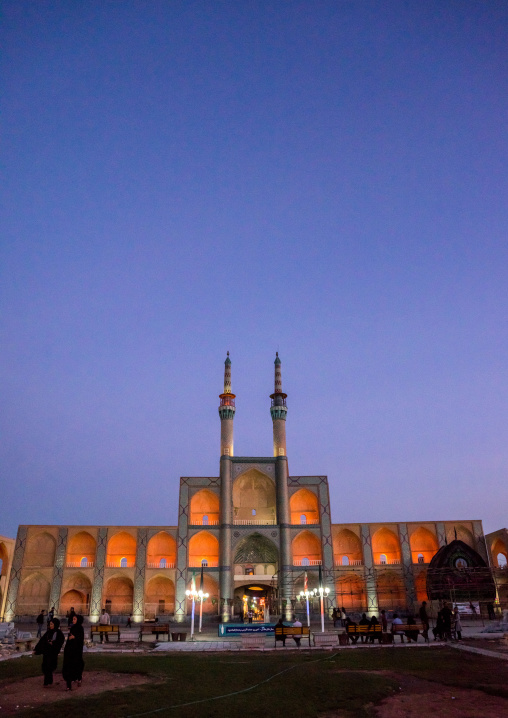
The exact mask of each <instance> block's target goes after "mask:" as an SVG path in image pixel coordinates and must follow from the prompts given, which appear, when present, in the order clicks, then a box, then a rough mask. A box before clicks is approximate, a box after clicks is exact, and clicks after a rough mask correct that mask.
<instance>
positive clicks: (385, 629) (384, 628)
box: [381, 608, 388, 633]
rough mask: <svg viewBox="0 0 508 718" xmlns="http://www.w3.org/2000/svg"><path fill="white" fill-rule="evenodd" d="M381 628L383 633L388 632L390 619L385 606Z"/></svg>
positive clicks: (382, 612)
mask: <svg viewBox="0 0 508 718" xmlns="http://www.w3.org/2000/svg"><path fill="white" fill-rule="evenodd" d="M381 628H382V631H383V633H387V632H388V619H387V618H386V611H385V610H384V608H383V610H382V611H381Z"/></svg>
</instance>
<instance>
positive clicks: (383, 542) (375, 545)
mask: <svg viewBox="0 0 508 718" xmlns="http://www.w3.org/2000/svg"><path fill="white" fill-rule="evenodd" d="M372 553H373V556H374V563H376V564H381V563H382V562H381V555H382V554H384V555H385V556H386V563H387V564H394V563H400V543H399V538H398V536H397V535H396V534H395V533H394V532H393V531H392V530H391V529H388V528H386V527H385V526H383V527H382V528H380V529H378V530H377V531H376V533H375V534H374V536H373V537H372Z"/></svg>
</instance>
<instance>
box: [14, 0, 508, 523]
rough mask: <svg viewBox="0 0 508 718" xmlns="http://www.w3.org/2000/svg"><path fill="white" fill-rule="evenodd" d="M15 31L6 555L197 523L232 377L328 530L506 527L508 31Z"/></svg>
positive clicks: (299, 22)
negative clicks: (276, 374)
mask: <svg viewBox="0 0 508 718" xmlns="http://www.w3.org/2000/svg"><path fill="white" fill-rule="evenodd" d="M3 16H4V17H3V41H2V44H3V48H4V50H3V79H2V87H1V95H2V97H3V100H2V108H1V109H2V113H1V114H2V138H3V142H2V154H3V165H4V176H3V180H2V185H3V186H2V213H1V214H2V219H1V226H0V237H1V239H0V322H1V324H0V340H1V347H2V348H1V353H0V361H1V363H0V371H1V395H2V402H1V403H2V408H1V411H0V432H1V443H0V479H1V484H2V489H1V505H2V509H3V510H2V512H1V519H0V534H4V535H10V536H14V535H15V533H16V530H17V526H18V524H21V523H23V524H27V523H28V524H30V523H48V524H51V523H62V524H73V523H75V524H87V523H90V524H101V525H102V524H105V525H108V524H110V525H111V524H134V525H147V524H148V525H174V524H176V522H177V507H178V488H179V477H180V476H182V475H183V476H185V475H191V476H193V475H197V476H214V475H217V474H218V470H219V456H218V454H219V436H220V425H219V416H218V412H217V407H218V404H219V400H218V395H219V393H220V392H221V391H222V379H223V368H224V364H223V362H224V359H225V356H226V351H227V350H229V351H230V352H231V359H232V362H233V363H232V376H233V391H234V392H235V393H236V395H237V400H236V403H237V413H236V418H235V454H236V455H238V456H250V455H253V456H264V455H270V454H271V452H272V443H271V432H272V427H271V419H270V413H269V406H270V400H269V394H270V393H272V391H273V360H274V357H275V351H276V350H278V351H279V353H280V355H281V358H282V371H283V388H284V391H286V392H287V393H288V406H289V413H288V420H287V437H288V456H289V469H290V473H291V474H293V475H305V474H327V475H328V477H329V481H330V491H331V501H332V519H333V521H335V522H369V521H370V522H372V521H414V520H442V519H450V520H455V519H456V520H457V521H459V520H460V519H482V520H483V521H484V527H485V529H486V531H492V530H495V529H497V528H501V527H504V526H507V524H508V517H507V506H508V373H507V365H508V361H507V360H508V331H507V330H508V327H507V316H508V242H507V227H508V211H507V208H508V202H507V198H508V4H507V3H506V2H504V1H503V2H495V1H494V0H490V1H489V2H484V1H483V0H481V1H479V2H469V1H468V0H457V1H456V2H453V1H447V0H444V1H443V0H436V2H432V1H431V0H429V1H427V2H424V3H422V2H421V1H420V0H415V1H413V2H411V1H409V2H408V1H406V2H397V1H396V0H392V1H391V2H389V3H382V2H368V1H367V0H361V1H358V2H353V1H349V2H347V1H342V2H341V1H340V0H333V1H330V2H326V1H319V0H314V1H313V2H310V1H308V2H298V1H294V0H293V1H291V2H289V1H288V2H283V1H282V0H279V1H272V2H268V1H266V2H262V1H256V0H248V1H245V2H238V3H232V2H220V1H218V0H214V2H209V1H202V2H193V1H192V0H190V1H183V0H182V1H181V2H180V1H176V0H175V1H174V2H171V1H170V0H166V1H164V2H158V1H157V0H150V2H141V1H139V2H135V1H130V2H129V1H126V2H113V1H111V0H109V1H108V0H100V1H97V2H96V1H94V0H87V2H80V3H76V2H68V1H64V0H62V1H61V2H44V1H43V0H41V1H40V2H33V1H30V2H25V1H23V0H15V1H14V0H5V2H4V8H3ZM5 507H7V508H5Z"/></svg>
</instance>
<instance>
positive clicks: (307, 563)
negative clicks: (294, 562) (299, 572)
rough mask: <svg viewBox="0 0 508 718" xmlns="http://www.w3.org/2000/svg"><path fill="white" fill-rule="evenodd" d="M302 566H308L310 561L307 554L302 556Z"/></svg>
mask: <svg viewBox="0 0 508 718" xmlns="http://www.w3.org/2000/svg"><path fill="white" fill-rule="evenodd" d="M302 566H310V561H309V559H308V558H307V556H305V558H302Z"/></svg>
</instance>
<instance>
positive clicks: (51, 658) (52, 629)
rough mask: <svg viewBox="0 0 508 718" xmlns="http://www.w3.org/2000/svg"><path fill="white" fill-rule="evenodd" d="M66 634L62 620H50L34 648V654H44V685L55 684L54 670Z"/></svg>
mask: <svg viewBox="0 0 508 718" xmlns="http://www.w3.org/2000/svg"><path fill="white" fill-rule="evenodd" d="M64 640H65V638H64V634H63V633H62V631H61V630H60V621H59V620H58V618H53V620H52V621H50V622H49V628H48V630H47V631H46V633H45V634H44V635H43V636H42V638H41V640H40V641H39V643H38V644H37V645H36V646H35V648H34V651H33V652H34V655H35V656H40V655H42V672H43V674H44V686H45V687H46V686H51V685H53V671H54V670H55V669H56V666H57V663H58V654H59V653H60V650H61V648H62V646H63V643H64Z"/></svg>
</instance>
